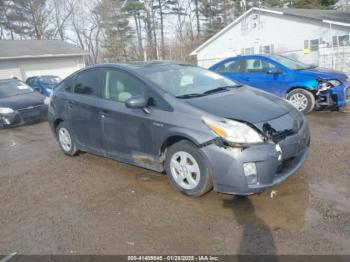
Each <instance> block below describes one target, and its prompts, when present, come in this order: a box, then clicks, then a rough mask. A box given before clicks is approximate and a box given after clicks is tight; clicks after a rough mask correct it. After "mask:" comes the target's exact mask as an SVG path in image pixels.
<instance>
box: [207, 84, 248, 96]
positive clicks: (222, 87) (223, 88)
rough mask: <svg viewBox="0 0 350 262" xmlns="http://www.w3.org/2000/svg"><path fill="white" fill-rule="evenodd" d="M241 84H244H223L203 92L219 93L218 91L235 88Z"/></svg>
mask: <svg viewBox="0 0 350 262" xmlns="http://www.w3.org/2000/svg"><path fill="white" fill-rule="evenodd" d="M240 86H242V85H232V86H221V87H218V88H214V89H212V90H208V91H206V92H204V93H203V94H205V95H209V94H213V93H217V92H221V91H228V90H229V89H230V88H235V87H240Z"/></svg>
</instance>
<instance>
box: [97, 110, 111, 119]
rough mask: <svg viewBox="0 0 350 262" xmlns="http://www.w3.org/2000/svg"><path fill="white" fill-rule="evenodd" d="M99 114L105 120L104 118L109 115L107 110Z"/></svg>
mask: <svg viewBox="0 0 350 262" xmlns="http://www.w3.org/2000/svg"><path fill="white" fill-rule="evenodd" d="M99 114H100V115H101V117H102V118H105V117H106V116H108V115H109V112H108V111H107V110H104V109H102V110H100V111H99Z"/></svg>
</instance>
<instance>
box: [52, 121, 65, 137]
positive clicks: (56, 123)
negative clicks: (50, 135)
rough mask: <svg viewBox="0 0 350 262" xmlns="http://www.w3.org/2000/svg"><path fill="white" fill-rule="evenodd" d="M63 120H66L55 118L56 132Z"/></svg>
mask: <svg viewBox="0 0 350 262" xmlns="http://www.w3.org/2000/svg"><path fill="white" fill-rule="evenodd" d="M63 121H64V120H63V119H61V118H57V119H55V121H54V122H53V128H54V130H55V133H56V129H57V127H58V125H59V124H61V123H62V122H63Z"/></svg>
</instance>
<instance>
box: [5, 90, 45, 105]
mask: <svg viewBox="0 0 350 262" xmlns="http://www.w3.org/2000/svg"><path fill="white" fill-rule="evenodd" d="M44 99H45V96H43V95H42V94H40V93H38V92H32V93H27V94H21V95H16V96H10V97H5V98H0V107H9V108H12V109H22V108H26V107H30V106H37V105H42V104H43V103H44Z"/></svg>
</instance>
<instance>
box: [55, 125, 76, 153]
mask: <svg viewBox="0 0 350 262" xmlns="http://www.w3.org/2000/svg"><path fill="white" fill-rule="evenodd" d="M63 129H64V130H65V132H68V135H69V136H70V141H71V143H70V147H69V149H68V147H65V146H64V145H63V144H62V141H61V139H60V132H61V130H62V131H63ZM56 136H57V141H58V144H59V146H60V148H61V150H62V151H63V153H64V154H65V155H67V156H75V155H77V154H78V152H79V150H78V148H77V144H76V142H75V139H74V135H73V134H72V132H71V129H70V127H69V126H68V125H67V124H66V123H65V122H61V123H59V125H58V126H57V127H56Z"/></svg>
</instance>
